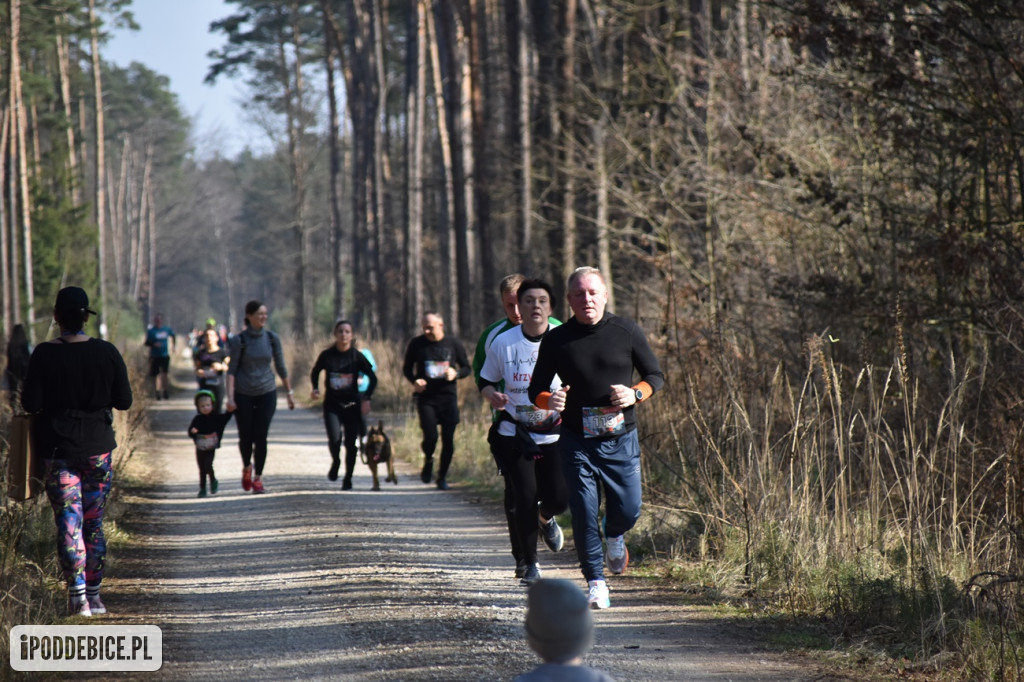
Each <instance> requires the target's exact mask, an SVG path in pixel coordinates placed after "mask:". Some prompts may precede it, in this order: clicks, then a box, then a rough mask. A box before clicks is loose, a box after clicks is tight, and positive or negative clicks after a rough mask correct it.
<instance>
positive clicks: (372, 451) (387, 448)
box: [363, 420, 398, 490]
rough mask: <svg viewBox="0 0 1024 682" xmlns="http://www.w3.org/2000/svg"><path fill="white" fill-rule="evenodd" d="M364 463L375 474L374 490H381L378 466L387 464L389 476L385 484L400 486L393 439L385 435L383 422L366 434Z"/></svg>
mask: <svg viewBox="0 0 1024 682" xmlns="http://www.w3.org/2000/svg"><path fill="white" fill-rule="evenodd" d="M363 461H364V462H365V463H366V465H367V466H368V467H370V472H371V473H373V489H374V490H380V480H378V478H377V465H378V464H386V465H387V468H388V475H387V477H386V478H385V479H384V482H385V483H387V482H391V483H394V484H395V485H398V476H396V475H395V463H394V461H393V460H392V458H391V439H390V438H388V436H387V434H386V433H384V421H383V420H381V422H380V423H379V424H377V426H374V427H373V428H371V429H370V430H369V431H368V432H367V434H366V447H365V448H364V449H363Z"/></svg>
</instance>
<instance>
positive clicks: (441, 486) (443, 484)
mask: <svg viewBox="0 0 1024 682" xmlns="http://www.w3.org/2000/svg"><path fill="white" fill-rule="evenodd" d="M437 489H438V490H448V481H446V480H444V479H443V478H439V479H437Z"/></svg>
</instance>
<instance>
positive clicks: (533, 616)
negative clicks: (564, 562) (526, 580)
mask: <svg viewBox="0 0 1024 682" xmlns="http://www.w3.org/2000/svg"><path fill="white" fill-rule="evenodd" d="M526 640H527V642H529V644H530V648H531V649H533V650H534V651H535V652H537V655H538V656H540V657H541V659H543V660H544V662H545V663H561V664H569V665H578V664H579V663H580V662H581V659H582V657H583V654H585V653H586V652H587V651H589V650H590V647H591V645H592V644H593V643H594V621H593V619H592V617H591V615H590V608H589V604H588V603H587V597H586V595H584V594H583V592H582V591H581V590H580V589H579V588H578V587H576V585H575V584H573V582H572V581H570V580H564V579H561V578H543V579H541V580H538V581H537V582H535V583H534V584H533V585H531V586H530V589H529V591H528V592H527V594H526Z"/></svg>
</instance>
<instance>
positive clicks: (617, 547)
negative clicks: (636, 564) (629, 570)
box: [604, 535, 629, 575]
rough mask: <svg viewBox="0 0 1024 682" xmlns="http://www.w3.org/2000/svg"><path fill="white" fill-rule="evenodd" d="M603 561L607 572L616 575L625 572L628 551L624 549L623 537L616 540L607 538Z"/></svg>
mask: <svg viewBox="0 0 1024 682" xmlns="http://www.w3.org/2000/svg"><path fill="white" fill-rule="evenodd" d="M604 551H605V555H604V561H605V564H607V566H608V570H609V571H611V572H612V573H614V574H616V575H618V574H620V573H622V572H623V571H625V570H626V566H628V565H629V550H628V549H626V538H625V536H623V535H620V536H618V537H617V538H608V539H607V540H606V542H605V550H604Z"/></svg>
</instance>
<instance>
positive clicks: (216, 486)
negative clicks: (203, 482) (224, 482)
mask: <svg viewBox="0 0 1024 682" xmlns="http://www.w3.org/2000/svg"><path fill="white" fill-rule="evenodd" d="M218 490H220V482H219V481H217V479H216V478H214V477H213V476H210V494H211V495H216V494H217V491H218Z"/></svg>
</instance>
